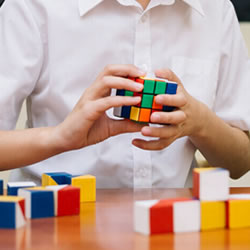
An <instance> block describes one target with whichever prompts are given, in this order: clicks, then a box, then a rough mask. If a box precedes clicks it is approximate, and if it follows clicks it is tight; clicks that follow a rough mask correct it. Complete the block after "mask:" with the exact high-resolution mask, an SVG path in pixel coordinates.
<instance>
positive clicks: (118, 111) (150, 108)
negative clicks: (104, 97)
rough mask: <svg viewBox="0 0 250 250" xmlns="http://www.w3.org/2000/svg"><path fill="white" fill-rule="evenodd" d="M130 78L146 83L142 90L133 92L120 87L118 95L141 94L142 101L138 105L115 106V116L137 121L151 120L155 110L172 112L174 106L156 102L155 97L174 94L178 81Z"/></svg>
mask: <svg viewBox="0 0 250 250" xmlns="http://www.w3.org/2000/svg"><path fill="white" fill-rule="evenodd" d="M129 79H130V80H133V81H136V82H139V83H141V84H143V85H144V88H143V91H142V92H132V91H128V90H124V89H118V90H117V91H116V95H118V96H140V97H141V98H142V100H141V102H140V103H139V104H138V105H136V106H122V107H116V108H114V116H117V117H121V118H126V119H130V120H133V121H136V122H146V123H148V122H150V116H151V114H152V113H153V112H155V111H164V112H170V111H172V110H173V109H174V107H170V106H163V105H159V104H157V103H156V102H155V97H156V96H157V95H161V94H169V95H174V94H176V91H177V83H175V82H169V81H165V80H163V79H149V78H144V77H139V78H131V77H129Z"/></svg>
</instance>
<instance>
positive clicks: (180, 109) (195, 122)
mask: <svg viewBox="0 0 250 250" xmlns="http://www.w3.org/2000/svg"><path fill="white" fill-rule="evenodd" d="M155 74H156V76H157V77H160V78H164V79H167V80H169V81H174V82H177V83H178V89H177V94H176V95H158V96H157V97H156V102H157V103H158V104H161V105H165V106H174V107H176V109H175V110H174V111H172V112H154V113H153V114H152V115H151V121H152V122H154V123H159V124H166V125H165V126H164V125H163V126H161V127H149V126H145V127H143V128H142V130H141V133H142V134H143V135H144V136H149V137H158V139H154V140H150V141H146V140H141V139H135V140H133V144H134V145H135V146H137V147H139V148H141V149H145V150H161V149H164V148H165V147H167V146H169V145H170V144H171V143H172V142H174V141H175V140H176V139H178V138H180V137H183V136H191V135H195V134H198V133H199V132H200V131H201V128H202V126H203V122H204V118H202V115H203V114H202V112H205V110H206V109H205V110H203V107H204V105H203V104H202V103H200V102H199V101H197V100H196V99H194V98H193V97H192V96H190V95H189V94H188V93H187V91H186V90H185V89H184V87H183V85H182V83H181V81H180V79H179V78H178V77H177V76H176V75H175V74H174V73H173V72H172V71H171V70H168V69H165V70H158V71H156V72H155Z"/></svg>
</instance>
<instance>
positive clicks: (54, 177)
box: [42, 172, 71, 187]
mask: <svg viewBox="0 0 250 250" xmlns="http://www.w3.org/2000/svg"><path fill="white" fill-rule="evenodd" d="M68 178H71V175H70V174H68V173H66V172H53V173H44V174H43V175H42V186H43V187H45V186H54V185H63V184H68V183H67V182H68Z"/></svg>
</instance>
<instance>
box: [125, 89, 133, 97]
mask: <svg viewBox="0 0 250 250" xmlns="http://www.w3.org/2000/svg"><path fill="white" fill-rule="evenodd" d="M133 95H134V92H132V91H129V90H125V96H133Z"/></svg>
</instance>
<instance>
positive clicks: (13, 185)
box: [7, 181, 36, 196]
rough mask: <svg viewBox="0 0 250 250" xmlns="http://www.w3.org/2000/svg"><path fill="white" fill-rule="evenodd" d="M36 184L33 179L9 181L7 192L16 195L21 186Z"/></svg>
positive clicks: (33, 185)
mask: <svg viewBox="0 0 250 250" xmlns="http://www.w3.org/2000/svg"><path fill="white" fill-rule="evenodd" d="M35 186H36V184H35V183H34V182H32V181H24V182H8V183H7V194H8V195H15V196H16V195H17V191H18V189H19V188H28V187H35Z"/></svg>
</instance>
